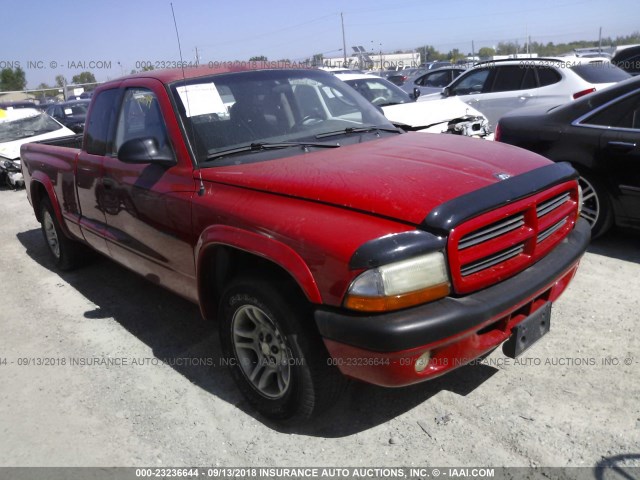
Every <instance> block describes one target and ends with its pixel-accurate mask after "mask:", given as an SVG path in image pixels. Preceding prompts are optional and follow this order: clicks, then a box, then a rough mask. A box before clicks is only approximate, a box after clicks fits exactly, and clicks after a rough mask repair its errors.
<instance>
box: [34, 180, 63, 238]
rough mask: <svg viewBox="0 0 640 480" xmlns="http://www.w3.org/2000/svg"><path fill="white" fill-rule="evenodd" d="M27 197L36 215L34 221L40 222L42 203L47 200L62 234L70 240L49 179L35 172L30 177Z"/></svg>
mask: <svg viewBox="0 0 640 480" xmlns="http://www.w3.org/2000/svg"><path fill="white" fill-rule="evenodd" d="M29 195H30V196H31V204H32V206H33V211H34V213H35V215H36V219H37V220H38V221H39V222H41V221H42V201H43V200H44V199H48V200H49V202H50V203H51V206H52V208H53V213H54V214H55V216H56V219H57V220H58V224H59V225H60V228H61V229H62V232H63V233H64V234H65V235H66V236H67V237H69V238H71V234H70V233H69V230H67V224H66V223H65V221H64V219H63V218H62V211H61V210H60V203H59V202H58V196H57V195H56V191H55V190H54V188H53V185H52V184H51V180H50V179H49V177H47V176H46V175H38V172H35V173H34V174H33V176H32V177H31V183H30V185H29Z"/></svg>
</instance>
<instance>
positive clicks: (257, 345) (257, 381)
mask: <svg viewBox="0 0 640 480" xmlns="http://www.w3.org/2000/svg"><path fill="white" fill-rule="evenodd" d="M220 310H221V315H220V324H219V328H220V340H221V345H222V350H223V354H224V355H225V358H226V359H227V361H228V364H229V366H230V369H231V374H232V376H233V378H234V380H235V381H236V383H237V385H238V387H239V388H240V390H241V392H242V393H243V394H244V396H245V398H246V399H247V400H248V402H249V403H250V404H251V405H252V406H253V407H254V408H255V409H256V410H258V411H259V412H260V413H261V414H263V415H264V416H266V417H269V418H272V419H296V420H299V419H306V418H310V417H312V416H314V415H316V414H318V413H320V412H322V411H324V410H326V409H327V408H328V407H329V406H331V405H332V404H333V402H334V401H335V399H336V398H337V396H338V395H339V393H340V392H341V390H342V386H343V385H344V384H345V380H344V378H343V377H342V375H341V374H340V373H339V372H338V370H337V369H336V368H335V367H332V366H330V365H329V362H328V354H327V352H326V349H325V347H324V344H323V343H322V340H321V338H320V335H319V334H318V333H317V331H315V328H313V327H314V326H313V325H312V324H311V323H310V322H313V318H312V314H311V311H310V309H309V308H308V306H307V305H306V304H305V302H304V301H303V300H302V299H300V298H299V295H297V291H296V288H295V287H294V286H292V285H290V284H289V283H288V282H285V283H277V282H273V281H271V282H270V281H267V280H257V279H249V278H239V279H237V280H235V281H234V282H233V283H232V285H231V286H230V287H229V288H228V289H227V290H226V291H225V292H224V293H223V295H222V300H221V307H220Z"/></svg>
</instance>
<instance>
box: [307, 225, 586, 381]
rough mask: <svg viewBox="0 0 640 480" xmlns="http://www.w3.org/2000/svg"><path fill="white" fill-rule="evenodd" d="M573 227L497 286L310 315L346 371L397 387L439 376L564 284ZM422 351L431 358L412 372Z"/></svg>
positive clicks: (580, 247)
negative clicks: (370, 311) (391, 307)
mask: <svg viewBox="0 0 640 480" xmlns="http://www.w3.org/2000/svg"><path fill="white" fill-rule="evenodd" d="M590 234H591V232H590V228H589V225H588V224H587V222H586V221H584V220H579V221H578V222H577V223H576V227H575V229H574V230H573V231H572V232H571V233H570V234H569V235H568V236H567V238H566V239H564V240H563V241H562V242H561V243H560V244H559V245H558V246H557V247H555V248H554V250H553V251H552V252H551V253H549V254H548V255H547V256H546V257H544V258H542V259H541V260H540V261H538V262H537V263H535V264H534V265H532V266H531V267H529V268H528V269H526V270H524V271H523V272H520V273H519V274H517V275H515V276H514V277H512V278H510V279H508V280H505V281H503V282H501V283H499V284H496V285H493V286H491V287H488V288H485V289H483V290H480V291H478V292H475V293H473V294H470V295H467V296H464V297H460V298H453V297H446V298H443V299H441V300H438V301H436V302H432V303H428V304H425V305H420V306H418V307H413V308H409V309H406V310H401V311H397V312H390V313H386V314H378V315H359V314H355V313H350V312H345V311H344V310H337V309H323V308H320V309H318V310H316V312H315V320H316V323H317V325H318V329H319V331H320V334H321V335H322V337H323V338H324V342H325V345H326V346H327V349H328V351H329V354H330V355H331V357H332V362H333V363H334V364H335V365H336V366H337V367H338V368H339V369H340V370H341V372H342V373H343V374H345V375H347V376H349V377H352V378H356V379H360V380H363V381H366V382H369V383H374V384H377V385H382V386H403V385H409V384H412V383H417V382H420V381H423V380H427V379H429V378H433V377H435V376H438V375H441V374H443V373H445V372H447V371H449V370H452V369H454V368H456V367H459V366H462V365H464V364H466V363H469V362H470V361H472V360H474V359H476V358H478V357H479V356H481V355H482V354H484V353H486V352H488V351H490V350H492V349H494V348H495V347H497V346H498V345H500V343H502V342H503V341H505V340H506V339H507V338H509V336H510V335H511V329H512V328H513V327H514V326H515V325H517V324H518V323H520V322H521V321H522V320H524V319H525V318H527V317H528V316H529V315H531V314H532V313H533V312H534V311H536V310H537V309H538V308H540V307H541V306H543V305H544V304H545V303H546V302H553V301H555V300H556V299H557V298H558V297H559V296H560V294H561V293H562V292H563V291H564V290H565V288H566V287H567V285H568V284H569V282H570V281H571V279H572V278H573V275H574V273H575V271H576V269H577V266H578V262H579V260H580V258H581V256H582V254H583V253H584V251H585V250H586V248H587V246H588V244H589V240H590ZM426 351H430V352H431V361H430V362H429V365H428V366H427V368H426V369H424V370H423V371H422V372H417V371H416V369H415V362H416V361H417V359H418V357H420V355H422V354H423V353H425V352H426Z"/></svg>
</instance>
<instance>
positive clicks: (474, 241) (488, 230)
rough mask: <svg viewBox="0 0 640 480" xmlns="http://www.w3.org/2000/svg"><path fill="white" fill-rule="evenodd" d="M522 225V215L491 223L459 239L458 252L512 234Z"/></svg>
mask: <svg viewBox="0 0 640 480" xmlns="http://www.w3.org/2000/svg"><path fill="white" fill-rule="evenodd" d="M523 225H524V214H519V215H513V216H511V217H509V218H507V219H506V220H501V221H500V222H496V223H492V224H491V225H488V226H486V227H483V228H481V229H480V230H476V231H475V232H472V233H468V234H467V235H465V236H464V237H462V238H461V239H460V243H458V250H464V249H465V248H469V247H473V246H474V245H478V244H479V243H484V242H486V241H488V240H491V239H493V238H496V237H499V236H500V235H504V234H505V233H509V232H512V231H513V230H516V229H518V228H520V227H522V226H523Z"/></svg>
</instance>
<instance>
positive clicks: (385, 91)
mask: <svg viewBox="0 0 640 480" xmlns="http://www.w3.org/2000/svg"><path fill="white" fill-rule="evenodd" d="M345 82H346V83H347V85H349V86H351V87H353V88H355V89H356V90H357V92H358V93H359V94H360V95H362V96H363V97H364V98H366V99H367V100H369V101H370V102H371V103H372V104H374V105H375V106H377V107H386V106H389V105H397V104H399V103H411V102H413V100H412V99H411V97H410V96H409V95H408V94H407V93H406V92H405V91H403V90H401V89H400V88H398V87H396V86H395V85H394V84H392V83H391V82H389V81H387V80H385V79H383V78H362V79H357V80H346V81H345Z"/></svg>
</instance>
